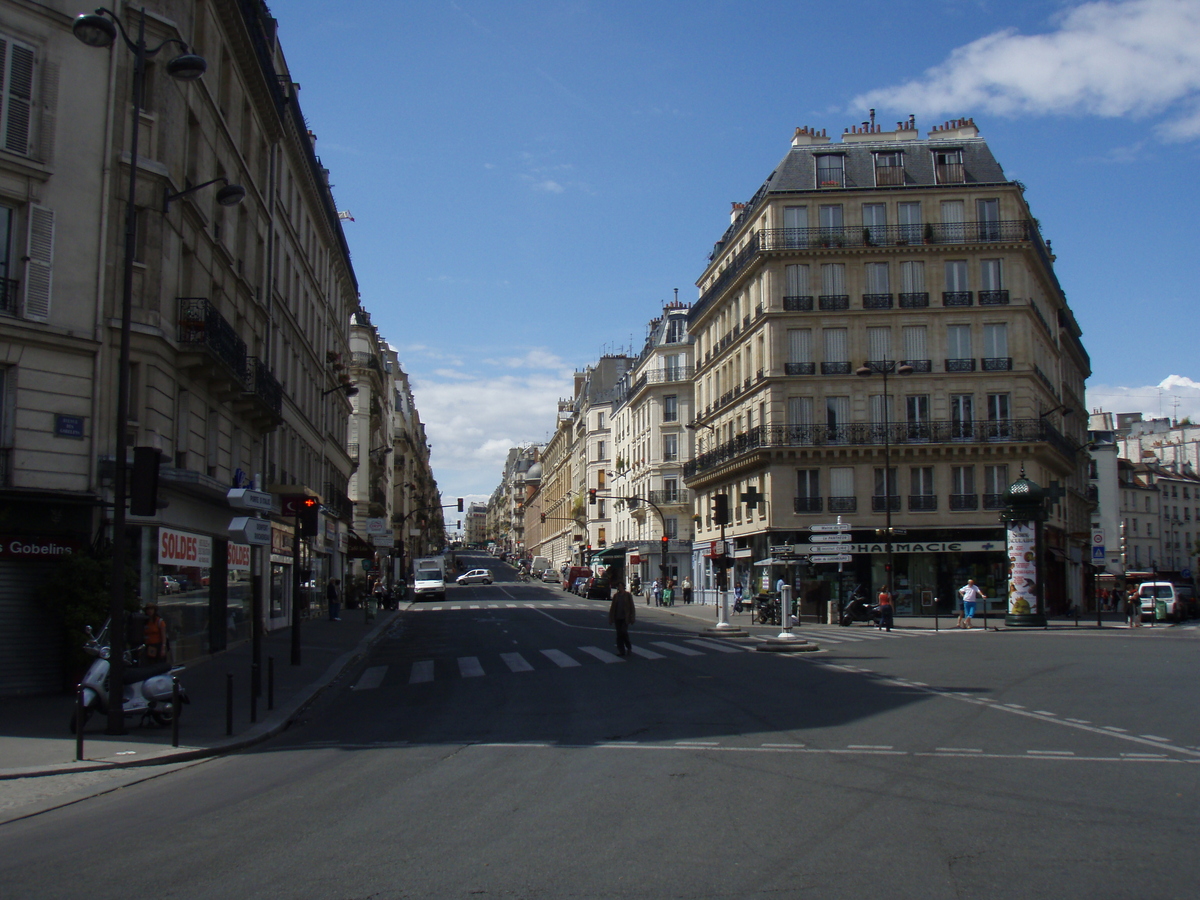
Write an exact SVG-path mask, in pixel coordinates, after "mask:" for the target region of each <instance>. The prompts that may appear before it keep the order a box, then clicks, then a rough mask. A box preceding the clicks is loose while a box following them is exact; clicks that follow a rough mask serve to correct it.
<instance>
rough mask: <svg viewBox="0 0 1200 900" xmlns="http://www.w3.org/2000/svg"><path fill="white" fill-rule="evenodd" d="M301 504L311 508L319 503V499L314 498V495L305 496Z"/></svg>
mask: <svg viewBox="0 0 1200 900" xmlns="http://www.w3.org/2000/svg"><path fill="white" fill-rule="evenodd" d="M300 505H301V506H305V507H308V508H309V509H311V508H312V507H314V506H316V505H317V501H316V500H314V499H313V498H312V497H305V498H304V499H303V500H301V501H300Z"/></svg>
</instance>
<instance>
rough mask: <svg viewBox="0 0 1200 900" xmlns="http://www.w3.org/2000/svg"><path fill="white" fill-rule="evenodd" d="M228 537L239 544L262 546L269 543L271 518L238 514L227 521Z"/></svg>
mask: <svg viewBox="0 0 1200 900" xmlns="http://www.w3.org/2000/svg"><path fill="white" fill-rule="evenodd" d="M229 539H230V540H231V541H234V542H235V543H239V544H255V545H257V546H262V545H264V544H269V543H271V520H270V519H255V518H253V517H252V516H238V517H237V518H236V519H234V520H233V521H232V522H230V523H229Z"/></svg>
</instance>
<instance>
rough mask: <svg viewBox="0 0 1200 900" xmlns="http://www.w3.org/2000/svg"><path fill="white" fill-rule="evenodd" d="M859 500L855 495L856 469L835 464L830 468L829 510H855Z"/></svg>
mask: <svg viewBox="0 0 1200 900" xmlns="http://www.w3.org/2000/svg"><path fill="white" fill-rule="evenodd" d="M856 506H857V502H856V501H855V497H854V469H853V468H852V467H850V466H835V467H834V468H831V469H830V470H829V511H830V512H831V513H832V512H854V511H855V508H856Z"/></svg>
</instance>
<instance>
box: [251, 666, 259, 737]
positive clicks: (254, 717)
mask: <svg viewBox="0 0 1200 900" xmlns="http://www.w3.org/2000/svg"><path fill="white" fill-rule="evenodd" d="M256 684H258V663H251V664H250V724H251V725H253V724H254V723H255V722H257V721H258V695H257V694H255V693H254V686H255V685H256Z"/></svg>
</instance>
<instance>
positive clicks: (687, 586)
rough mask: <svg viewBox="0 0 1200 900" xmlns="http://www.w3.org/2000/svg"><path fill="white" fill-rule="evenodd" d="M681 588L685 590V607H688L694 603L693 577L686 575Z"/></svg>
mask: <svg viewBox="0 0 1200 900" xmlns="http://www.w3.org/2000/svg"><path fill="white" fill-rule="evenodd" d="M680 587H682V588H683V605H684V606H687V605H688V604H689V603H691V602H692V576H691V575H684V576H683V584H682V585H680Z"/></svg>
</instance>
